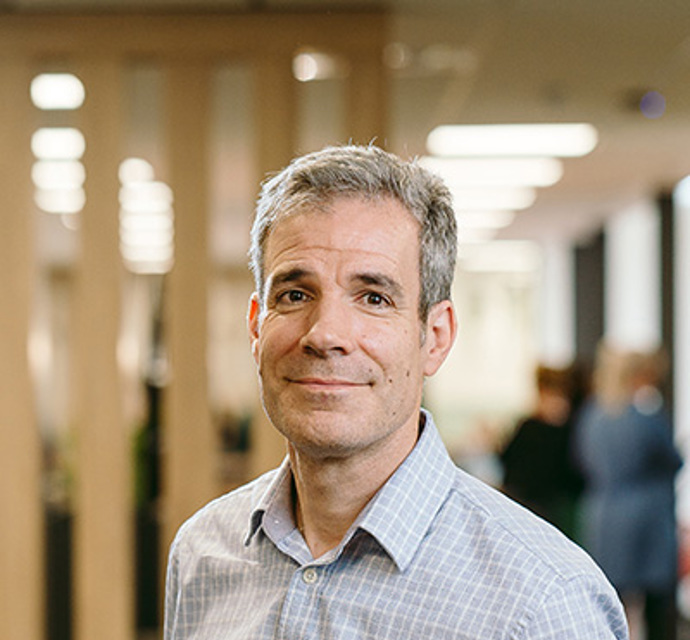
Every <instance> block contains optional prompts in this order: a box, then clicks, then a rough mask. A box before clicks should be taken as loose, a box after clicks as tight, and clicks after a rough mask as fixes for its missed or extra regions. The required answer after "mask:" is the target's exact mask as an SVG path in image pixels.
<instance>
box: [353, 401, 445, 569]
mask: <svg viewBox="0 0 690 640" xmlns="http://www.w3.org/2000/svg"><path fill="white" fill-rule="evenodd" d="M420 425H421V427H420V429H421V433H420V437H419V440H418V441H417V444H416V446H415V448H414V449H413V450H412V452H411V453H410V455H409V456H408V457H407V458H406V459H405V460H404V461H403V463H402V464H401V465H400V466H399V467H398V469H397V470H396V471H395V473H394V474H393V475H392V476H391V477H390V479H389V480H388V482H386V484H385V485H383V487H381V489H380V490H379V491H378V493H377V494H376V495H375V496H374V498H373V499H372V500H371V502H370V503H369V504H368V505H367V507H366V508H365V509H364V511H363V512H362V514H361V515H360V517H359V518H358V520H359V522H358V523H357V524H358V526H359V528H361V529H363V530H365V531H367V532H368V533H369V534H370V535H372V536H373V537H374V538H376V540H377V541H378V542H379V544H380V545H381V546H382V547H383V548H384V549H385V550H386V552H387V553H388V555H389V556H390V557H391V558H392V559H393V561H394V562H395V564H396V565H397V566H398V568H399V569H400V570H401V571H404V570H405V568H406V567H407V566H408V565H409V563H410V562H411V561H412V558H413V557H414V555H415V553H416V552H417V549H418V547H419V544H420V543H421V541H422V539H423V538H424V536H425V534H426V532H427V531H428V529H429V527H430V526H431V523H432V522H433V520H434V518H435V517H436V514H437V513H438V511H439V509H440V508H441V506H442V504H443V503H444V502H445V500H446V497H447V496H448V493H449V492H450V489H451V485H452V482H453V475H454V470H455V465H454V464H453V462H452V461H451V459H450V457H449V456H448V453H447V451H446V448H445V445H444V444H443V442H442V441H441V436H440V435H439V433H438V430H437V429H436V425H435V424H434V421H433V419H432V417H431V414H430V413H428V412H427V411H425V410H423V409H422V414H421V419H420Z"/></svg>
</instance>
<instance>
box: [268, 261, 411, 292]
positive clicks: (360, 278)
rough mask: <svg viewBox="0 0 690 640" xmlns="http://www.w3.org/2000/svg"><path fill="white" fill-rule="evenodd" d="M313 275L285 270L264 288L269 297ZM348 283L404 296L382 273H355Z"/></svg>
mask: <svg viewBox="0 0 690 640" xmlns="http://www.w3.org/2000/svg"><path fill="white" fill-rule="evenodd" d="M313 275H314V272H313V271H311V270H310V269H305V268H304V267H295V268H293V269H287V270H286V271H278V272H277V273H276V274H274V275H273V276H272V277H271V278H270V280H269V281H268V286H267V288H266V291H267V294H269V295H270V294H271V292H272V291H275V290H276V289H278V288H280V287H281V286H283V285H285V284H290V283H293V282H299V281H301V280H303V279H305V278H309V277H311V276H313ZM350 281H351V282H354V283H361V284H364V285H367V286H373V287H380V288H381V289H383V290H384V291H386V292H387V293H389V294H390V295H392V296H393V297H396V298H402V297H403V296H404V294H403V288H402V287H401V286H400V284H399V283H398V281H397V280H395V279H394V278H391V277H390V276H387V275H386V274H384V273H379V272H369V271H365V272H363V273H355V274H354V275H353V276H352V277H351V278H350Z"/></svg>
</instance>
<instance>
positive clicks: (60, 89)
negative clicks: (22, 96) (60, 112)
mask: <svg viewBox="0 0 690 640" xmlns="http://www.w3.org/2000/svg"><path fill="white" fill-rule="evenodd" d="M85 97H86V92H85V90H84V85H83V84H82V82H81V80H79V78H77V76H75V75H73V74H71V73H42V74H41V75H38V76H36V77H35V78H34V79H33V80H32V81H31V101H32V102H33V103H34V105H35V106H36V107H38V108H39V109H43V110H46V111H50V110H57V109H78V108H79V107H81V106H82V104H84V98H85Z"/></svg>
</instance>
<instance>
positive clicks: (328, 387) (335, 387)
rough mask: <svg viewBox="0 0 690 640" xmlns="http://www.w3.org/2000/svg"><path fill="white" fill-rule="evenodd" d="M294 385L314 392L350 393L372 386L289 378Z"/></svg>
mask: <svg viewBox="0 0 690 640" xmlns="http://www.w3.org/2000/svg"><path fill="white" fill-rule="evenodd" d="M288 381H289V382H291V383H292V384H296V385H299V386H300V387H303V388H305V389H310V390H312V391H324V392H328V391H348V390H351V389H358V388H361V387H368V386H370V385H369V383H368V382H353V381H351V380H339V379H331V378H327V379H326V378H296V379H291V378H288Z"/></svg>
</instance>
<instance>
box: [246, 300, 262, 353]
mask: <svg viewBox="0 0 690 640" xmlns="http://www.w3.org/2000/svg"><path fill="white" fill-rule="evenodd" d="M260 313H261V305H260V304H259V296H258V294H257V293H256V291H255V292H254V293H252V295H251V297H250V298H249V309H248V310H247V329H248V331H249V344H250V346H251V349H252V356H254V361H255V362H256V363H257V364H258V357H259V315H260Z"/></svg>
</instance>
